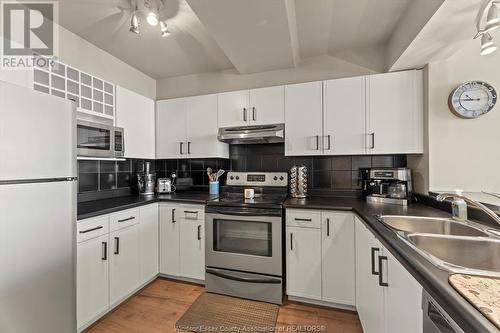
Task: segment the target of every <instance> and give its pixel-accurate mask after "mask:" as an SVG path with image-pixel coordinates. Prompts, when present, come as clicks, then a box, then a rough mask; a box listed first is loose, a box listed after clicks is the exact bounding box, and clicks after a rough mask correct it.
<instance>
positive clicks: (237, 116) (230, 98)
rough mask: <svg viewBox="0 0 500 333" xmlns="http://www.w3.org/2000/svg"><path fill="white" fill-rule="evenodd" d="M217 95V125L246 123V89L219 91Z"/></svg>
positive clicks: (247, 113) (247, 95)
mask: <svg viewBox="0 0 500 333" xmlns="http://www.w3.org/2000/svg"><path fill="white" fill-rule="evenodd" d="M218 96H219V97H218V98H219V107H218V110H219V111H218V112H219V127H231V126H243V125H248V121H249V119H250V118H249V117H250V113H249V110H248V103H249V101H248V97H249V93H248V90H240V91H231V92H226V93H221V94H219V95H218Z"/></svg>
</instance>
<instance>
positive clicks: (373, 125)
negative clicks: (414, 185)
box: [366, 71, 423, 154]
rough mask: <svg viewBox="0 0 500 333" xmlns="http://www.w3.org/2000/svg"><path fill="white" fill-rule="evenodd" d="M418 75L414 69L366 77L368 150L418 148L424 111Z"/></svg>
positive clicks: (396, 151)
mask: <svg viewBox="0 0 500 333" xmlns="http://www.w3.org/2000/svg"><path fill="white" fill-rule="evenodd" d="M419 75H420V73H417V71H405V72H396V73H386V74H377V75H370V76H367V77H366V82H367V118H368V126H367V128H368V129H367V132H368V133H367V141H368V142H367V147H368V152H370V153H372V154H404V153H417V152H421V151H420V150H421V141H422V137H423V128H422V121H421V118H422V114H423V111H422V94H421V90H422V87H421V86H420V87H419V86H418V85H421V84H422V82H421V80H419V79H418V76H419Z"/></svg>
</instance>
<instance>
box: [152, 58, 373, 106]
mask: <svg viewBox="0 0 500 333" xmlns="http://www.w3.org/2000/svg"><path fill="white" fill-rule="evenodd" d="M372 73H374V71H373V70H370V69H368V68H365V67H361V66H358V65H355V64H352V63H349V62H347V61H345V60H341V59H338V58H334V57H331V56H328V55H324V56H318V57H313V58H307V59H304V60H303V61H302V62H301V63H300V64H299V65H298V66H297V67H295V68H290V69H282V70H275V71H268V72H262V73H255V74H244V75H243V74H239V73H237V72H236V71H223V72H213V73H203V74H195V75H186V76H178V77H172V78H167V79H163V80H158V81H157V91H156V95H157V99H159V100H160V99H167V98H174V97H184V96H194V95H203V94H211V93H218V92H224V91H232V90H239V89H249V88H258V87H267V86H273V85H280V84H287V83H298V82H308V81H317V80H323V79H334V78H341V77H348V76H358V75H365V74H372Z"/></svg>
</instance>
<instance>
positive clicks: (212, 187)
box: [208, 182, 219, 194]
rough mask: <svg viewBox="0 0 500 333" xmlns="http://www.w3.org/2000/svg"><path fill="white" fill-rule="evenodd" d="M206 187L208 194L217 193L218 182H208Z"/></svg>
mask: <svg viewBox="0 0 500 333" xmlns="http://www.w3.org/2000/svg"><path fill="white" fill-rule="evenodd" d="M208 189H209V193H210V194H219V182H210V183H209V185H208Z"/></svg>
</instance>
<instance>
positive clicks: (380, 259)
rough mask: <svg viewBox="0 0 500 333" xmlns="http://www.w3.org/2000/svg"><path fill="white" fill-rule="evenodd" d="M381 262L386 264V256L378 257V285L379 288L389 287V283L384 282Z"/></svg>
mask: <svg viewBox="0 0 500 333" xmlns="http://www.w3.org/2000/svg"><path fill="white" fill-rule="evenodd" d="M383 261H385V262H387V257H386V256H380V257H378V271H379V275H378V285H379V286H381V287H389V282H384V268H383V267H382V262H383Z"/></svg>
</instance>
